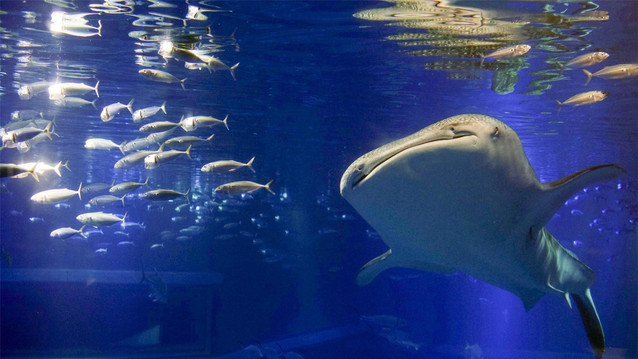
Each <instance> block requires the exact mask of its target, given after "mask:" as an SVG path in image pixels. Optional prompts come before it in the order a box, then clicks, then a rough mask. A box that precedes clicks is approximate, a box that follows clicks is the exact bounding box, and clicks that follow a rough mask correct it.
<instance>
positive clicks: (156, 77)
mask: <svg viewBox="0 0 638 359" xmlns="http://www.w3.org/2000/svg"><path fill="white" fill-rule="evenodd" d="M138 72H139V73H140V74H141V75H142V76H144V77H146V78H147V79H149V80H152V81H157V82H164V83H169V84H172V83H179V84H180V85H181V86H182V89H184V90H186V87H184V81H186V78H184V79H183V80H180V79H178V78H177V77H175V76H173V75H171V74H169V73H168V72H165V71H161V70H154V69H141V70H139V71H138Z"/></svg>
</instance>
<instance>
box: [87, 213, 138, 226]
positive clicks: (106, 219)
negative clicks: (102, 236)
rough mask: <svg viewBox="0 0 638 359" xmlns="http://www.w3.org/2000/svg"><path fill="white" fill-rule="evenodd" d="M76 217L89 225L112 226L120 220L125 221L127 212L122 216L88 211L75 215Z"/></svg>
mask: <svg viewBox="0 0 638 359" xmlns="http://www.w3.org/2000/svg"><path fill="white" fill-rule="evenodd" d="M75 219H77V220H78V221H79V222H80V223H82V224H84V225H87V226H93V227H99V226H110V225H113V224H115V223H118V222H122V223H124V220H125V219H126V213H124V216H122V218H120V217H118V216H116V215H114V214H112V213H104V212H88V213H82V214H80V215H78V216H77V217H75Z"/></svg>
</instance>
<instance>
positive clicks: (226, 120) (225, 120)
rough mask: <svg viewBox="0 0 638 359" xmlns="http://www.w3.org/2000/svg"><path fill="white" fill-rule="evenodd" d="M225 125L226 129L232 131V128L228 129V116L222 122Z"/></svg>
mask: <svg viewBox="0 0 638 359" xmlns="http://www.w3.org/2000/svg"><path fill="white" fill-rule="evenodd" d="M222 122H223V123H224V126H226V129H227V130H228V131H230V128H228V115H226V117H224V121H222Z"/></svg>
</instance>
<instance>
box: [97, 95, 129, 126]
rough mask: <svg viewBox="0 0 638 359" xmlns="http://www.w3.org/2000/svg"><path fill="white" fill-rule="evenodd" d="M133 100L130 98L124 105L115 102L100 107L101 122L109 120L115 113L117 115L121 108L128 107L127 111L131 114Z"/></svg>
mask: <svg viewBox="0 0 638 359" xmlns="http://www.w3.org/2000/svg"><path fill="white" fill-rule="evenodd" d="M133 101H135V99H134V98H132V99H131V101H129V103H128V105H124V104H122V103H121V102H116V103H112V104H110V105H108V106H105V107H104V108H103V109H102V112H101V113H100V118H101V119H102V121H103V122H109V121H111V120H112V119H113V117H115V115H117V113H118V112H120V111H122V110H123V109H128V111H129V112H130V113H131V115H132V114H133Z"/></svg>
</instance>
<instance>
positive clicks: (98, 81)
mask: <svg viewBox="0 0 638 359" xmlns="http://www.w3.org/2000/svg"><path fill="white" fill-rule="evenodd" d="M99 84H100V80H97V82H96V83H95V87H94V88H93V89H94V90H95V95H96V96H97V97H100V93H99V92H97V87H98V85H99Z"/></svg>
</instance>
